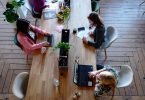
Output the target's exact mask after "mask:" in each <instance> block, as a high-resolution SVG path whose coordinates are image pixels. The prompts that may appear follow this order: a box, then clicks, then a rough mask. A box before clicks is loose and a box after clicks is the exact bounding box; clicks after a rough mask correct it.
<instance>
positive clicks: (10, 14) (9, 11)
mask: <svg viewBox="0 0 145 100" xmlns="http://www.w3.org/2000/svg"><path fill="white" fill-rule="evenodd" d="M21 5H24V0H20V1H18V2H17V1H16V0H13V1H12V2H7V4H6V9H5V12H4V13H3V15H5V18H6V20H7V22H10V23H13V22H14V21H16V20H17V19H18V18H19V15H18V14H17V10H18V8H19V7H21Z"/></svg>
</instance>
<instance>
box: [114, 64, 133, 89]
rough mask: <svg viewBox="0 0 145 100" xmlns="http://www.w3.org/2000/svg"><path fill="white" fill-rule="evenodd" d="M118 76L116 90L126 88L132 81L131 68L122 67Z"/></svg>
mask: <svg viewBox="0 0 145 100" xmlns="http://www.w3.org/2000/svg"><path fill="white" fill-rule="evenodd" d="M118 74H119V78H118V84H117V88H120V87H126V86H128V85H130V84H131V82H132V81H133V71H132V69H131V67H130V66H128V65H122V66H121V70H120V72H119V73H118Z"/></svg>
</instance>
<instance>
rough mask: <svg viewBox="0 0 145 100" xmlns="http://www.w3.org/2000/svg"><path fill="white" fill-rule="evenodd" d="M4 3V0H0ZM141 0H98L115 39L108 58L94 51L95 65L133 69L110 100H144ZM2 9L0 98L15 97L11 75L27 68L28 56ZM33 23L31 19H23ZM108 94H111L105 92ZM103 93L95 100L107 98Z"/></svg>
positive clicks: (144, 33) (144, 40)
mask: <svg viewBox="0 0 145 100" xmlns="http://www.w3.org/2000/svg"><path fill="white" fill-rule="evenodd" d="M1 1H2V3H3V4H4V5H5V3H6V1H5V0H1ZM142 1H143V0H134V1H133V0H101V5H100V6H101V14H100V15H101V16H102V18H103V19H104V22H105V25H106V27H107V26H109V25H112V26H115V27H116V29H117V30H118V33H119V38H118V39H117V40H116V41H115V42H114V43H113V44H112V45H111V47H110V48H108V49H107V55H108V58H107V60H106V61H105V62H104V52H103V51H98V52H97V62H98V64H102V63H103V64H109V65H112V66H114V67H115V68H116V69H119V68H120V67H119V66H120V65H122V64H128V65H130V66H131V67H132V69H133V71H134V81H133V83H132V84H131V85H130V86H129V87H126V88H120V89H116V92H115V97H114V100H145V75H144V74H145V15H142V13H143V10H145V4H144V5H142V6H141V7H139V4H140V3H141V2H142ZM3 11H4V9H3V7H2V5H0V100H18V99H16V98H15V97H14V96H13V95H12V92H11V86H12V82H13V80H14V78H15V76H16V75H17V74H18V73H20V72H23V71H28V72H29V70H30V66H31V61H32V57H29V62H28V63H27V61H26V55H24V54H23V52H22V51H21V50H20V49H19V48H18V47H17V46H15V45H14V43H13V36H14V34H15V33H16V31H15V25H14V24H10V23H7V22H5V21H4V16H3V15H2V13H3ZM27 19H28V20H30V21H31V22H32V23H33V24H34V19H32V18H31V17H30V16H29V17H28V18H27ZM108 95H111V93H109V94H108ZM109 98H110V96H104V97H101V98H99V100H109Z"/></svg>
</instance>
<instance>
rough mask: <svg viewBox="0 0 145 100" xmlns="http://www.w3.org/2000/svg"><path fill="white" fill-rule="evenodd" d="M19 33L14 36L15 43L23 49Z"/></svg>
mask: <svg viewBox="0 0 145 100" xmlns="http://www.w3.org/2000/svg"><path fill="white" fill-rule="evenodd" d="M17 34H18V33H16V34H15V36H14V43H15V44H16V45H17V46H18V47H20V48H21V49H23V48H22V46H21V44H20V42H19V41H18V38H17Z"/></svg>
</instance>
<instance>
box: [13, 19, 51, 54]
mask: <svg viewBox="0 0 145 100" xmlns="http://www.w3.org/2000/svg"><path fill="white" fill-rule="evenodd" d="M16 26H17V33H16V37H17V40H18V42H19V45H20V47H21V49H22V50H23V51H24V52H25V53H26V54H35V52H37V51H38V50H44V49H46V48H44V47H48V46H50V45H49V43H48V42H47V41H44V42H41V43H35V40H34V39H32V37H31V36H30V35H29V31H33V32H34V34H35V35H38V34H40V35H43V36H48V35H51V34H50V33H48V32H47V31H44V30H42V29H40V28H38V27H36V26H33V25H32V24H30V22H29V21H27V20H25V19H18V20H17V22H16Z"/></svg>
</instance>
